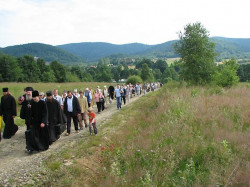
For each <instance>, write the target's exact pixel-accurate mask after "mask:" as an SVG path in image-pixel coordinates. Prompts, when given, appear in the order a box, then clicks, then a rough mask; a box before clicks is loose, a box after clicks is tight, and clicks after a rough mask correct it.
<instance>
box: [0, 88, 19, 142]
mask: <svg viewBox="0 0 250 187" xmlns="http://www.w3.org/2000/svg"><path fill="white" fill-rule="evenodd" d="M0 116H3V121H4V123H5V127H4V131H3V138H4V139H10V138H11V137H12V136H14V135H15V134H16V132H17V130H18V127H17V125H16V124H15V123H14V118H15V117H16V116H17V110H16V100H15V98H14V97H13V96H12V95H10V93H9V89H8V88H3V96H2V98H1V110H0Z"/></svg>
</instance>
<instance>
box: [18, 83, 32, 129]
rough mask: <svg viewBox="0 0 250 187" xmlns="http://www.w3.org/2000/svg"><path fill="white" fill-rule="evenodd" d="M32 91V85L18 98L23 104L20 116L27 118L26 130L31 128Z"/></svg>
mask: <svg viewBox="0 0 250 187" xmlns="http://www.w3.org/2000/svg"><path fill="white" fill-rule="evenodd" d="M32 91H33V88H32V87H26V88H25V94H24V95H23V96H21V97H20V98H19V99H18V100H19V104H20V105H22V107H21V110H20V118H21V119H25V124H26V130H29V129H30V127H31V104H32V102H33V99H32Z"/></svg>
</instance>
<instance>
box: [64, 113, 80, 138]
mask: <svg viewBox="0 0 250 187" xmlns="http://www.w3.org/2000/svg"><path fill="white" fill-rule="evenodd" d="M71 118H73V122H74V126H75V130H76V131H77V130H78V118H77V116H73V113H72V112H68V113H67V133H69V134H70V130H71Z"/></svg>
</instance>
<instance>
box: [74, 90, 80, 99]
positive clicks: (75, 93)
mask: <svg viewBox="0 0 250 187" xmlns="http://www.w3.org/2000/svg"><path fill="white" fill-rule="evenodd" d="M73 95H74V96H76V98H78V97H80V94H79V93H77V89H74V93H73Z"/></svg>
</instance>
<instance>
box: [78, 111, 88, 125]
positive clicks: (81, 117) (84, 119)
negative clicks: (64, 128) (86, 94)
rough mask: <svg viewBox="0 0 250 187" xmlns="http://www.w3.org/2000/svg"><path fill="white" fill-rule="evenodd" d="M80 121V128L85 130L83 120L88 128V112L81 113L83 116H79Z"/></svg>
mask: <svg viewBox="0 0 250 187" xmlns="http://www.w3.org/2000/svg"><path fill="white" fill-rule="evenodd" d="M78 120H79V126H80V128H83V124H82V120H83V121H84V124H85V127H86V128H87V125H88V123H87V112H84V113H81V115H79V116H78Z"/></svg>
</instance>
